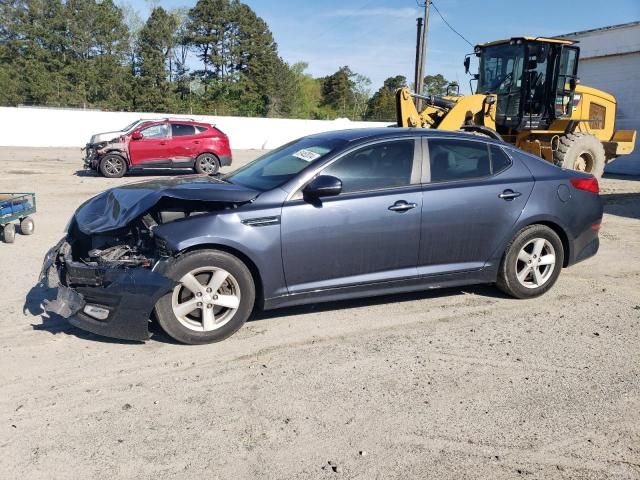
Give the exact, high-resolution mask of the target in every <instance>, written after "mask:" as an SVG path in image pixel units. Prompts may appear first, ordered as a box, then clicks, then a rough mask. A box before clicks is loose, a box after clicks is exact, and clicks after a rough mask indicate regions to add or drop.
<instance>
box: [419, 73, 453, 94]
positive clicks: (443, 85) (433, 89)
mask: <svg viewBox="0 0 640 480" xmlns="http://www.w3.org/2000/svg"><path fill="white" fill-rule="evenodd" d="M449 83H451V82H449V80H447V79H446V78H444V77H443V76H442V74H441V73H437V74H436V75H427V76H426V77H424V90H423V91H424V92H425V93H424V94H425V95H445V94H446V93H447V85H449Z"/></svg>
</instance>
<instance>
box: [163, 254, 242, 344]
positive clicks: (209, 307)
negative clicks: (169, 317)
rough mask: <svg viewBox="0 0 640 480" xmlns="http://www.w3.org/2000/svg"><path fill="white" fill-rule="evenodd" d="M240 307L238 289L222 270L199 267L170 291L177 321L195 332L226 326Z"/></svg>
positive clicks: (236, 284)
mask: <svg viewBox="0 0 640 480" xmlns="http://www.w3.org/2000/svg"><path fill="white" fill-rule="evenodd" d="M239 306H240V286H239V285H238V281H237V280H236V279H235V278H234V276H233V275H231V274H230V273H229V272H227V271H226V270H224V269H222V268H216V267H202V268H197V269H195V270H192V271H191V272H189V273H187V274H186V275H185V276H183V277H182V278H181V279H180V284H179V285H176V287H175V288H174V289H173V294H172V297H171V308H172V309H173V313H174V315H175V316H176V318H177V319H178V321H179V322H180V323H181V324H182V325H183V326H185V327H186V328H189V329H190V330H194V331H197V332H210V331H213V330H217V329H219V328H221V327H222V326H224V325H226V324H227V323H228V322H229V321H230V320H231V319H232V318H233V316H234V315H235V314H236V312H237V311H238V307H239Z"/></svg>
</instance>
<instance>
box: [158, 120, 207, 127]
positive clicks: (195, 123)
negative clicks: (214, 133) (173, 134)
mask: <svg viewBox="0 0 640 480" xmlns="http://www.w3.org/2000/svg"><path fill="white" fill-rule="evenodd" d="M165 122H167V123H183V124H186V125H199V126H203V127H215V125H213V124H211V123H207V122H196V121H195V120H192V119H188V118H184V119H182V118H157V119H155V120H149V123H165Z"/></svg>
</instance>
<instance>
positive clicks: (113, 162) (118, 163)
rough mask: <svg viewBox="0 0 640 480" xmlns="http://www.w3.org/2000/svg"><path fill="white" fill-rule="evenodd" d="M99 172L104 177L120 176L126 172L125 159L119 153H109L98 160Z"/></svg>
mask: <svg viewBox="0 0 640 480" xmlns="http://www.w3.org/2000/svg"><path fill="white" fill-rule="evenodd" d="M98 168H99V170H100V173H101V174H102V176H103V177H106V178H120V177H122V176H124V174H125V173H127V161H126V160H125V159H124V158H122V157H121V156H120V155H116V154H114V153H109V154H107V155H105V156H104V157H103V158H102V159H101V160H100V165H99V167H98Z"/></svg>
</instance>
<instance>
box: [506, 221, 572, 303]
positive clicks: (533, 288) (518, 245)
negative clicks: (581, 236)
mask: <svg viewBox="0 0 640 480" xmlns="http://www.w3.org/2000/svg"><path fill="white" fill-rule="evenodd" d="M563 263H564V249H563V247H562V240H560V237H558V234H557V233H556V232H554V231H553V230H552V229H551V228H549V227H547V226H545V225H530V226H528V227H525V228H523V229H522V230H520V232H518V234H517V235H516V236H515V237H514V238H513V240H512V241H511V242H510V243H509V245H508V246H507V249H506V251H505V253H504V257H503V258H502V263H501V265H500V271H499V273H498V281H497V285H498V287H499V288H500V289H501V290H502V291H503V292H505V293H507V294H509V295H511V296H513V297H516V298H532V297H537V296H539V295H542V294H543V293H545V292H546V291H547V290H549V289H550V288H551V287H552V286H553V284H554V283H556V280H557V279H558V276H559V275H560V270H562V265H563Z"/></svg>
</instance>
